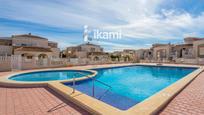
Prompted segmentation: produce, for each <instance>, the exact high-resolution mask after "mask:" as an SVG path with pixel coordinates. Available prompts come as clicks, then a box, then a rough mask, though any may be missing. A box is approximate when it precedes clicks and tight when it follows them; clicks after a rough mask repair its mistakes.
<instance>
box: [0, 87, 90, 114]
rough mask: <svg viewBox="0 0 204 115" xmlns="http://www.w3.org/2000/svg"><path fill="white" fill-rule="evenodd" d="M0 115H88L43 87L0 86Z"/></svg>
mask: <svg viewBox="0 0 204 115" xmlns="http://www.w3.org/2000/svg"><path fill="white" fill-rule="evenodd" d="M0 115H89V113H88V112H86V111H85V110H83V109H81V108H79V107H78V106H76V105H75V104H73V103H71V102H69V101H67V100H65V99H64V98H62V97H61V96H59V95H57V94H56V93H54V92H53V91H52V90H50V89H48V88H46V87H45V88H44V87H36V88H6V87H0Z"/></svg>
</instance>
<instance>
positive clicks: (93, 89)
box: [92, 79, 95, 97]
mask: <svg viewBox="0 0 204 115" xmlns="http://www.w3.org/2000/svg"><path fill="white" fill-rule="evenodd" d="M92 83H93V86H92V95H93V97H94V95H95V94H94V93H95V92H94V91H95V84H94V79H92Z"/></svg>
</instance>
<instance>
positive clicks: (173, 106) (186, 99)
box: [160, 72, 204, 115]
mask: <svg viewBox="0 0 204 115" xmlns="http://www.w3.org/2000/svg"><path fill="white" fill-rule="evenodd" d="M160 115H204V72H203V73H201V74H200V75H199V76H198V77H197V78H195V80H194V81H192V82H191V83H190V84H189V85H188V86H187V87H186V88H185V89H184V90H183V91H181V92H180V93H179V94H178V95H177V96H176V97H175V98H174V99H173V100H172V101H171V102H170V103H169V104H168V105H167V106H166V108H164V110H163V111H162V112H161V113H160Z"/></svg>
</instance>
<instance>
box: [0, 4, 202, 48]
mask: <svg viewBox="0 0 204 115" xmlns="http://www.w3.org/2000/svg"><path fill="white" fill-rule="evenodd" d="M167 2H168V3H167ZM162 4H165V5H168V4H169V5H170V4H171V5H175V6H177V5H176V4H177V3H176V2H175V1H173V2H171V1H166V0H129V1H122V0H103V1H96V0H79V1H75V0H69V1H66V0H50V1H49V2H47V1H46V0H14V1H11V0H0V18H4V19H8V20H16V21H22V22H25V23H26V24H30V25H31V26H37V25H38V24H39V25H43V26H40V27H41V28H44V27H46V29H47V31H42V29H38V30H37V29H33V28H32V29H31V28H26V29H25V28H23V27H22V26H20V25H19V26H16V27H12V25H3V26H2V24H1V23H0V26H2V29H1V30H2V32H4V33H12V32H14V30H16V31H20V32H27V31H34V33H35V32H36V33H40V34H43V35H46V36H49V37H51V38H52V39H54V38H61V39H62V40H56V41H59V42H61V44H63V47H64V46H66V44H65V43H64V42H63V40H64V39H65V38H67V37H68V36H70V35H69V34H70V32H69V31H70V29H74V30H76V31H78V35H76V36H74V35H71V36H70V38H74V39H69V40H67V41H66V43H67V44H68V45H71V44H73V42H76V41H77V43H78V41H79V40H82V39H81V38H80V37H82V32H83V25H89V26H90V27H92V28H99V29H104V30H107V31H117V30H122V34H123V37H124V38H131V39H132V41H129V43H122V42H121V43H117V42H112V43H111V42H108V43H102V42H101V43H100V44H101V45H104V44H105V45H106V46H107V45H108V44H109V46H108V47H110V46H111V45H112V47H114V48H112V49H121V48H140V47H141V46H140V45H138V44H137V46H134V45H130V44H131V43H137V41H138V40H144V44H150V43H149V41H153V40H155V41H168V42H170V41H174V40H182V39H183V37H185V36H198V37H202V36H204V32H203V31H204V28H203V27H204V21H203V20H204V11H201V13H197V14H196V15H194V14H192V12H191V13H190V12H188V11H186V10H182V7H181V8H177V7H175V8H168V9H167V8H165V7H161V5H162ZM22 5H23V7H22ZM202 12H203V13H202ZM35 24H37V25H35ZM3 27H5V29H3ZM48 28H57V30H58V31H50V29H48ZM55 30H56V29H55ZM8 31H9V32H8ZM60 31H63V35H62V34H61V33H60ZM66 31H67V34H65V33H66ZM43 32H44V33H43ZM192 33H193V34H192ZM53 36H54V37H53ZM77 39H78V40H77ZM145 42H146V43H145ZM129 46H130V47H129ZM148 46H149V45H148Z"/></svg>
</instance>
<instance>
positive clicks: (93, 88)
mask: <svg viewBox="0 0 204 115" xmlns="http://www.w3.org/2000/svg"><path fill="white" fill-rule="evenodd" d="M77 73H79V74H82V75H85V74H84V73H82V72H77ZM77 73H76V74H77ZM85 77H88V78H90V79H92V81H93V87H92V96H93V97H94V95H95V84H94V81H97V82H99V83H101V84H103V85H105V86H107V87H109V89H107V90H106V91H105V92H104V93H103V95H101V96H100V97H99V98H98V99H99V100H100V99H101V98H102V97H103V96H104V95H105V94H106V93H107V92H108V91H109V90H110V89H111V88H112V87H111V86H110V85H108V84H106V83H104V82H102V81H99V80H97V79H95V78H93V77H89V76H87V75H85ZM75 82H76V81H75V76H74V78H73V93H74V92H75Z"/></svg>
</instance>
